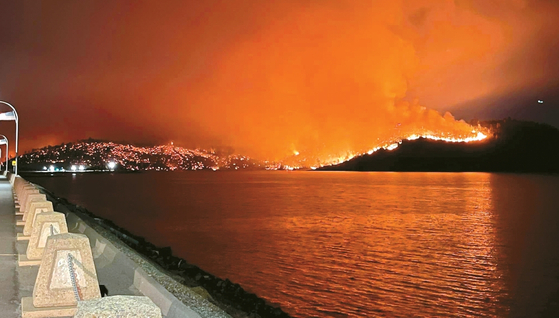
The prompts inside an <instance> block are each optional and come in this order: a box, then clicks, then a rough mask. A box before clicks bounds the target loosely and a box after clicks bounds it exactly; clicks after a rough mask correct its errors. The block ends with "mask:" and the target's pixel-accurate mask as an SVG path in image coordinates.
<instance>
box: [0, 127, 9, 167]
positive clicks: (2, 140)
mask: <svg viewBox="0 0 559 318" xmlns="http://www.w3.org/2000/svg"><path fill="white" fill-rule="evenodd" d="M0 136H2V138H3V139H0V145H6V173H7V172H8V151H9V149H10V146H9V144H8V138H7V137H6V136H4V135H0Z"/></svg>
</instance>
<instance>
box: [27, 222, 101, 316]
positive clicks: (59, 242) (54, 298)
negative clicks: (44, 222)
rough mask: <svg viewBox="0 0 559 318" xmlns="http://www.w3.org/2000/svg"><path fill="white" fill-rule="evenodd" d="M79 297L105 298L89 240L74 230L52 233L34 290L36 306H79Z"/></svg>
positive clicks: (81, 298)
mask: <svg viewBox="0 0 559 318" xmlns="http://www.w3.org/2000/svg"><path fill="white" fill-rule="evenodd" d="M74 284H75V285H76V286H75V287H76V288H74ZM76 293H77V295H76ZM76 296H78V297H79V299H80V300H90V299H96V298H101V294H100V291H99V282H98V280H97V272H96V270H95V265H94V263H93V255H92V254H91V248H90V247H89V239H88V238H87V236H85V235H81V234H72V233H64V234H58V235H53V236H50V237H49V238H48V240H47V244H46V247H45V251H44V255H43V260H42V261H41V266H40V267H39V273H38V274H37V280H36V282H35V287H34V289H33V305H34V306H35V307H53V306H77V299H76V298H77V297H76Z"/></svg>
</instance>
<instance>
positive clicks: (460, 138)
mask: <svg viewBox="0 0 559 318" xmlns="http://www.w3.org/2000/svg"><path fill="white" fill-rule="evenodd" d="M419 138H424V139H429V140H436V141H445V142H452V143H456V142H476V141H482V140H484V139H486V138H487V135H486V134H484V133H483V132H481V131H477V130H472V131H471V134H469V135H468V136H464V135H456V136H452V135H449V134H448V133H446V134H441V135H437V134H435V133H427V132H426V133H424V134H411V135H408V136H407V137H403V138H398V139H397V140H396V141H389V142H382V143H380V144H382V145H381V146H376V147H374V148H372V149H370V150H368V151H363V152H359V151H358V152H352V151H348V152H346V153H345V154H344V155H341V156H338V157H329V158H326V160H323V161H321V162H320V163H319V164H314V165H312V166H309V165H308V164H305V162H303V161H305V159H303V160H302V161H300V160H299V158H300V157H302V156H303V155H302V154H300V153H299V152H295V153H294V156H295V157H297V158H296V159H294V158H292V159H294V160H295V161H296V163H294V162H293V160H291V161H289V162H290V163H289V165H288V164H283V166H282V165H278V166H275V167H270V168H271V169H270V170H278V169H284V170H296V169H302V168H310V169H312V170H315V169H317V168H319V167H324V166H331V165H337V164H340V163H343V162H346V161H349V160H351V159H353V158H355V157H357V156H362V155H365V154H367V155H371V154H373V153H375V152H377V151H379V150H381V149H384V150H387V151H392V150H394V149H396V148H398V146H399V145H400V144H402V141H403V140H417V139H419Z"/></svg>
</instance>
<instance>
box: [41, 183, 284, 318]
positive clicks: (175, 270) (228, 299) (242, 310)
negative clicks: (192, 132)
mask: <svg viewBox="0 0 559 318" xmlns="http://www.w3.org/2000/svg"><path fill="white" fill-rule="evenodd" d="M44 192H45V193H46V194H47V196H49V199H50V200H51V201H52V202H53V205H54V209H55V210H56V211H70V212H72V213H75V214H76V215H78V216H85V217H83V219H84V221H86V222H87V221H88V220H89V223H95V224H89V225H90V226H92V227H94V228H95V227H102V228H103V229H105V230H107V231H109V232H110V233H112V234H113V235H114V236H116V237H117V238H118V239H119V240H120V241H122V242H123V243H124V244H125V245H127V246H129V247H130V248H132V249H133V250H134V251H136V252H137V253H138V254H141V255H143V256H145V257H146V258H148V259H149V260H151V261H153V262H154V263H155V264H156V265H158V266H159V267H160V268H161V269H162V270H163V271H164V272H165V274H166V275H168V276H169V277H170V278H172V279H174V280H175V281H177V282H179V283H181V284H184V285H185V286H186V287H189V288H191V289H192V290H193V291H195V292H196V293H198V294H200V295H203V296H204V297H207V298H208V300H209V301H210V302H212V303H213V304H215V305H216V306H218V307H219V308H221V309H223V310H224V311H225V312H227V313H228V314H229V315H231V316H232V317H239V318H241V317H254V318H256V317H263V318H264V317H286V318H288V317H290V316H289V315H288V314H287V313H285V312H284V311H283V310H282V309H281V308H278V307H274V306H272V305H270V304H268V303H267V302H266V300H264V299H262V298H260V297H258V296H257V295H255V294H253V293H249V292H247V291H245V290H244V289H243V288H242V287H241V286H240V285H239V284H236V283H233V282H231V281H230V280H229V279H225V280H224V279H221V278H219V277H216V276H215V275H212V274H210V273H208V272H206V271H204V270H202V269H200V268H199V267H197V266H195V265H192V264H189V263H188V262H186V261H185V260H184V259H182V258H179V257H176V256H174V255H173V252H172V250H171V248H170V247H157V246H155V245H153V244H152V243H150V242H147V241H146V240H145V239H144V238H143V237H140V236H136V235H134V234H132V233H130V232H128V231H127V230H126V229H123V228H120V227H118V226H117V225H115V224H114V223H113V222H111V221H110V220H106V219H103V218H100V217H98V216H96V215H94V214H93V213H91V212H90V211H88V210H87V209H85V208H83V207H80V206H77V205H75V204H72V203H70V202H68V200H66V199H65V198H60V197H57V196H55V195H54V194H53V193H50V192H49V191H48V190H46V189H44ZM169 292H171V293H174V291H173V290H169ZM176 296H177V298H179V299H180V297H178V296H179V295H176Z"/></svg>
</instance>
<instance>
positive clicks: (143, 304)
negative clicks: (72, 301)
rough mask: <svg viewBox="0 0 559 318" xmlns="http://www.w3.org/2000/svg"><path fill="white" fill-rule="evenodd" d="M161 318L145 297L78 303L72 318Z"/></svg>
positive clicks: (114, 297)
mask: <svg viewBox="0 0 559 318" xmlns="http://www.w3.org/2000/svg"><path fill="white" fill-rule="evenodd" d="M113 317H129V318H133V317H138V318H161V317H162V316H161V310H159V308H158V307H157V306H156V305H155V304H154V303H153V301H151V300H150V299H149V298H148V297H145V296H111V297H104V298H101V299H94V300H87V301H80V302H78V311H77V312H76V315H75V316H74V318H113Z"/></svg>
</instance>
